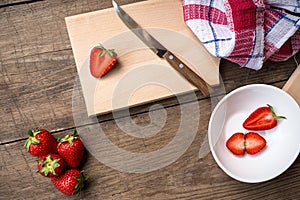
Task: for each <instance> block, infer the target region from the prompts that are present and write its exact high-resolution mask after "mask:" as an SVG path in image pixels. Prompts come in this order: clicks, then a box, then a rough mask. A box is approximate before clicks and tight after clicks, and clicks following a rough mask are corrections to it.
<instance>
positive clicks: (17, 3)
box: [0, 0, 43, 8]
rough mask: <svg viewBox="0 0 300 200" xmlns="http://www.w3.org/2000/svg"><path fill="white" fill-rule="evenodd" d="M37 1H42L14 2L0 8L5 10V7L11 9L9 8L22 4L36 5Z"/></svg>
mask: <svg viewBox="0 0 300 200" xmlns="http://www.w3.org/2000/svg"><path fill="white" fill-rule="evenodd" d="M39 1H43V0H28V1H16V2H12V3H7V4H3V5H0V8H6V7H11V6H17V5H23V4H31V3H36V2H39Z"/></svg>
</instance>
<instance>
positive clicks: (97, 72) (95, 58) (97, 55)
mask: <svg viewBox="0 0 300 200" xmlns="http://www.w3.org/2000/svg"><path fill="white" fill-rule="evenodd" d="M116 62H117V54H116V53H115V52H114V50H113V49H105V48H104V47H103V46H102V45H98V46H95V47H94V48H93V49H92V50H91V53H90V71H91V74H92V75H93V76H94V77H95V78H100V77H102V76H104V75H105V74H106V73H107V72H108V71H109V70H110V69H111V68H112V67H113V66H114V65H115V64H116Z"/></svg>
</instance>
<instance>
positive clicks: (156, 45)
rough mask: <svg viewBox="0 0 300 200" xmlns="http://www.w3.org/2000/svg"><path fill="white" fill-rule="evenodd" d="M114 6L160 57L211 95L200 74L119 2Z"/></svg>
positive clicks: (114, 3)
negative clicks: (149, 31) (155, 36)
mask: <svg viewBox="0 0 300 200" xmlns="http://www.w3.org/2000/svg"><path fill="white" fill-rule="evenodd" d="M112 4H113V7H114V9H115V11H116V13H117V15H118V16H119V18H120V19H121V20H122V22H123V23H124V24H125V25H126V26H127V27H128V28H129V29H130V30H131V31H132V32H133V33H134V34H135V35H136V36H137V37H138V38H139V39H140V40H141V41H142V42H143V43H144V44H146V45H147V46H148V47H149V48H150V49H151V50H152V51H153V52H154V53H155V54H156V55H157V56H158V57H160V58H162V59H165V60H166V61H167V62H168V63H169V64H170V66H172V67H173V68H174V69H175V70H176V71H177V72H178V73H179V74H180V75H182V76H183V77H184V78H185V79H186V80H187V81H189V82H190V83H191V84H192V85H194V86H195V87H196V88H198V89H199V90H200V91H201V92H202V94H203V95H204V96H205V97H208V96H209V95H210V92H212V88H211V87H210V86H209V84H207V83H206V82H205V81H204V80H203V79H202V78H201V77H200V76H199V75H198V74H196V73H195V72H194V71H193V70H191V69H190V68H189V67H188V66H187V65H186V64H185V63H184V62H182V61H181V60H180V59H179V58H178V57H177V56H176V55H175V54H174V53H172V52H171V51H169V50H168V49H167V48H166V47H164V46H163V45H162V44H161V43H160V42H159V41H157V40H156V39H155V38H154V37H153V36H152V35H151V34H150V33H148V32H147V31H146V30H145V29H144V28H142V27H141V26H140V25H139V24H138V23H137V22H136V21H135V20H134V19H133V18H132V17H130V16H129V15H128V14H127V13H126V12H125V11H124V10H123V9H122V8H121V7H120V6H118V4H117V3H116V2H115V1H114V0H112Z"/></svg>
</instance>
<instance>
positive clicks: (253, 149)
mask: <svg viewBox="0 0 300 200" xmlns="http://www.w3.org/2000/svg"><path fill="white" fill-rule="evenodd" d="M266 144H267V141H266V140H265V139H264V138H263V137H262V136H260V135H259V134H258V133H255V132H248V133H246V134H243V133H234V134H233V135H232V136H231V137H230V138H229V139H228V140H227V142H226V147H227V148H228V149H229V150H230V151H231V152H232V153H233V154H235V155H244V154H245V152H247V153H248V154H251V155H252V154H256V153H258V152H260V151H261V150H262V149H263V148H265V146H266Z"/></svg>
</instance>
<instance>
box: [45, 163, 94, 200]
mask: <svg viewBox="0 0 300 200" xmlns="http://www.w3.org/2000/svg"><path fill="white" fill-rule="evenodd" d="M88 178H89V176H88V175H86V174H84V173H83V171H79V170H77V169H69V170H67V171H66V172H65V173H64V174H63V175H61V176H58V177H54V178H51V182H52V183H53V185H54V186H55V187H56V188H57V189H58V190H59V191H61V192H62V193H64V194H66V195H69V196H72V195H75V194H78V195H79V193H80V191H81V189H82V188H83V187H84V182H85V181H87V180H88Z"/></svg>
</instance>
